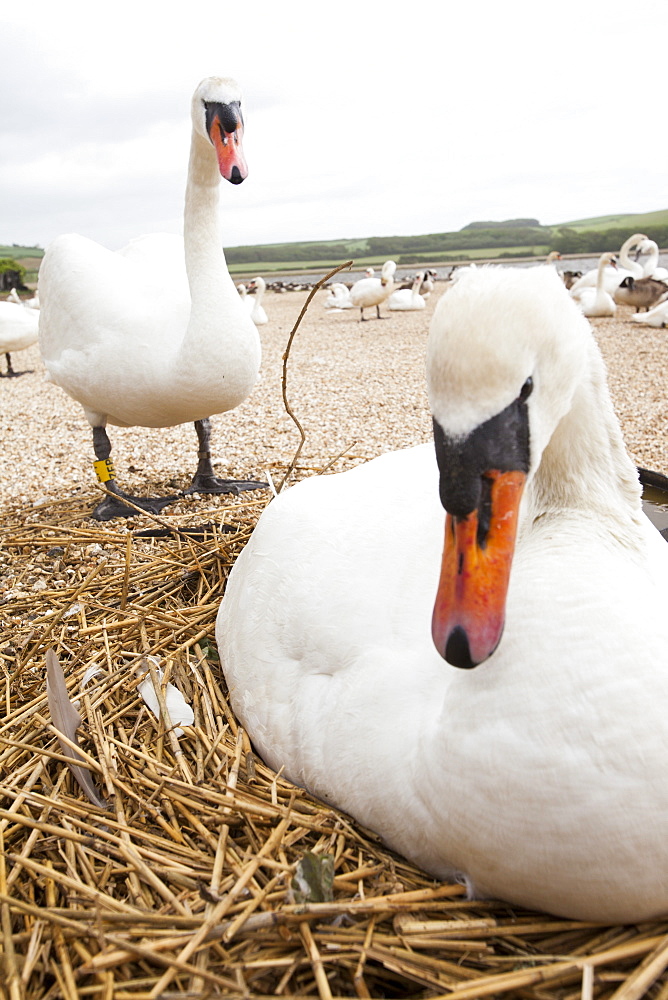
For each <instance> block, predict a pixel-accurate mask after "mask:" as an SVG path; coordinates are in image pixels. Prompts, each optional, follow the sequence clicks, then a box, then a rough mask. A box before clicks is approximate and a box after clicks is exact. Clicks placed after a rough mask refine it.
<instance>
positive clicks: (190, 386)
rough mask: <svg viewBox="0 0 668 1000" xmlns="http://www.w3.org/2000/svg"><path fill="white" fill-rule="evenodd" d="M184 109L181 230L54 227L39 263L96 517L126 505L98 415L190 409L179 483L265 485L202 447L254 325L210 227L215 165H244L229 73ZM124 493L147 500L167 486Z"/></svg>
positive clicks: (219, 170) (49, 328)
mask: <svg viewBox="0 0 668 1000" xmlns="http://www.w3.org/2000/svg"><path fill="white" fill-rule="evenodd" d="M191 113H192V136H191V145H190V163H189V167H188V180H187V185H186V194H185V208H184V218H183V239H181V238H180V237H176V236H168V235H155V236H144V237H141V238H139V239H137V240H133V241H132V242H131V243H130V244H129V245H128V246H127V247H125V248H124V249H123V250H120V251H118V252H117V253H112V252H110V251H109V250H106V249H105V248H104V247H102V246H99V245H98V244H97V243H94V242H92V241H91V240H88V239H85V238H84V237H82V236H77V235H67V236H61V237H59V238H58V239H57V240H55V241H54V243H52V244H51V246H50V247H49V248H48V249H47V252H46V254H45V256H44V260H43V262H42V266H41V269H40V276H39V290H40V296H41V300H42V308H41V313H40V347H41V351H42V356H43V358H44V362H45V365H46V367H47V370H48V377H49V378H50V380H51V381H53V382H55V383H56V385H59V386H61V388H63V389H64V390H65V391H66V392H67V393H68V394H69V395H70V396H72V397H73V398H74V399H76V400H77V401H78V402H79V403H81V405H82V406H83V408H84V412H85V414H86V417H87V418H88V421H89V422H90V425H91V427H92V428H93V446H94V450H95V457H96V459H97V461H96V463H95V469H96V472H97V474H98V478H100V479H101V481H103V482H104V484H105V486H106V488H107V490H109V491H110V492H112V493H114V494H116V495H117V496H118V497H119V498H120V499H119V500H118V501H117V500H115V499H112V498H107V499H106V500H105V501H104V502H103V503H102V504H100V505H99V506H98V507H97V508H96V509H95V511H94V515H93V516H95V517H96V518H98V519H100V520H108V519H109V518H111V517H129V516H133V515H134V514H135V511H134V510H133V509H132V508H131V507H129V506H127V505H125V504H123V502H122V498H123V495H124V494H123V491H122V490H121V489H120V488H119V486H118V484H117V483H116V479H115V477H114V471H113V467H112V466H111V463H110V461H109V453H110V451H111V444H110V442H109V438H108V436H107V432H106V429H105V428H106V425H107V423H110V424H115V425H117V426H120V427H129V426H141V427H171V426H173V425H174V424H180V423H184V422H186V421H191V420H192V421H195V429H196V431H197V437H198V441H199V452H198V454H199V464H198V468H197V472H196V474H195V477H194V478H193V481H192V484H191V486H190V488H189V490H188V492H202V493H219V492H230V491H231V492H237V491H238V490H240V489H256V488H258V487H261V486H263V485H266V484H262V483H255V482H243V483H235V482H232V481H228V480H220V479H217V478H216V477H215V476H214V474H213V467H212V465H211V458H210V452H209V435H210V426H209V420H208V418H209V416H210V415H211V414H212V413H222V412H224V411H226V410H230V409H232V408H233V407H235V406H238V405H239V404H240V403H242V402H243V400H244V399H245V398H246V397H247V396H248V394H249V393H250V391H251V389H252V388H253V385H254V384H255V381H256V379H257V375H258V369H259V365H260V341H259V337H258V334H257V330H256V328H255V325H254V324H253V322H252V320H251V318H250V316H249V315H248V312H247V311H246V309H244V307H243V305H242V303H241V302H240V300H239V296H238V294H237V292H236V289H235V287H234V283H233V282H232V279H231V278H230V275H229V273H228V270H227V265H226V263H225V255H224V253H223V250H222V246H221V240H220V236H219V233H218V220H217V211H218V197H219V186H220V184H219V182H220V177H221V176H222V177H224V178H225V179H226V180H228V181H230V182H231V183H233V184H239V183H241V181H243V179H244V178H245V176H246V174H247V169H246V163H245V160H244V156H243V151H242V145H241V139H242V134H243V117H242V113H241V95H240V92H239V88H238V86H237V84H236V83H235V82H234V81H233V80H229V79H223V78H219V77H209V78H207V79H205V80H203V81H202V82H201V83H200V84H199V86H198V87H197V89H196V91H195V93H194V95H193V98H192V106H191ZM121 288H124V289H126V292H125V294H124V295H123V296H120V295H119V294H118V290H119V289H121ZM129 290H132V293H131V292H130V291H129ZM125 495H126V496H127V494H125ZM131 499H132V501H133V502H134V503H136V504H137V505H138V506H140V507H142V508H144V509H147V510H151V511H157V510H159V509H160V508H161V507H162V506H164V505H165V504H166V503H169V502H170V500H172V499H174V498H173V497H160V498H153V499H147V498H135V497H132V498H131Z"/></svg>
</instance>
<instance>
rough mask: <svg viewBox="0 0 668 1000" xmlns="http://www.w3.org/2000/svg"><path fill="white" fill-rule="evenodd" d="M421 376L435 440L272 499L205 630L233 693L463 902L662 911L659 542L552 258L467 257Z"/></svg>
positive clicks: (305, 777) (330, 787)
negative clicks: (453, 885) (212, 627)
mask: <svg viewBox="0 0 668 1000" xmlns="http://www.w3.org/2000/svg"><path fill="white" fill-rule="evenodd" d="M427 383H428V390H429V401H430V406H431V411H432V414H433V424H434V444H432V445H422V446H419V447H417V448H411V449H407V450H404V451H398V452H393V453H390V454H387V455H383V456H382V457H380V458H378V459H376V460H375V461H372V462H369V463H368V464H366V465H362V466H359V467H357V468H355V469H353V470H352V471H350V472H344V473H342V474H339V475H330V476H327V475H325V476H313V477H312V478H309V479H306V480H304V481H302V482H300V483H299V484H297V485H296V486H294V487H292V488H291V489H289V490H287V491H286V492H285V493H283V494H281V495H280V496H279V497H278V498H277V499H275V500H273V501H272V502H271V503H270V504H269V506H268V507H267V508H266V510H265V511H264V512H263V514H262V516H261V517H260V520H259V523H258V525H257V527H256V528H255V530H254V532H253V535H252V536H251V539H250V541H249V542H248V544H247V546H246V547H245V549H244V550H243V551H242V553H241V555H240V556H239V558H238V559H237V561H236V564H235V565H234V567H233V569H232V572H231V575H230V579H229V582H228V584H227V590H226V593H225V597H224V599H223V602H222V606H221V609H220V612H219V616H218V623H217V628H216V635H217V640H218V649H219V652H220V658H221V664H222V667H223V670H224V672H225V676H226V679H227V683H228V687H229V691H230V697H231V700H232V704H233V707H234V710H235V712H236V714H237V716H238V717H239V719H240V720H241V722H242V724H243V726H244V727H245V728H246V730H247V731H248V733H249V735H250V737H251V739H252V740H253V742H254V744H255V746H256V748H257V750H258V752H259V753H260V754H261V755H262V756H263V757H264V759H265V760H266V761H267V763H268V764H269V765H270V766H271V767H272V768H274V769H276V770H279V769H280V770H281V772H282V773H283V775H284V776H285V777H288V778H290V779H291V780H292V781H294V782H295V783H297V784H299V785H303V786H305V787H306V788H308V789H309V790H310V791H311V792H312V793H313V794H315V795H317V796H318V797H319V798H321V799H323V800H325V801H326V802H329V803H332V804H334V805H336V806H337V807H338V808H340V809H343V810H345V811H346V812H348V813H351V814H352V815H353V816H355V817H356V819H357V820H358V821H359V822H361V823H362V824H363V825H364V826H365V827H368V828H370V829H372V830H374V831H376V833H378V834H379V835H380V836H381V837H382V838H383V840H384V841H385V842H386V843H387V844H389V846H390V847H392V848H393V849H394V850H396V851H398V852H400V853H401V854H403V855H404V856H406V857H408V858H410V859H411V860H412V861H413V862H414V863H416V864H418V865H420V866H421V867H422V868H423V869H424V870H425V871H427V872H429V873H431V874H432V875H433V876H435V877H437V878H442V879H450V878H453V877H458V878H459V879H460V880H461V881H462V882H463V883H465V884H466V886H467V887H468V890H469V894H470V895H471V896H472V897H488V896H493V897H497V898H499V897H500V898H501V899H505V900H509V901H510V902H511V903H515V904H518V905H522V906H528V907H531V908H534V909H541V910H547V911H549V912H552V913H557V914H561V915H562V916H566V917H570V918H572V919H577V920H593V921H602V922H604V923H606V924H607V923H635V922H637V921H645V920H653V919H655V918H660V917H663V916H665V915H666V914H667V913H668V875H667V873H668V781H666V745H667V742H668V616H667V615H666V606H667V605H668V547H667V546H666V543H665V542H664V541H663V539H662V538H661V535H660V534H659V532H658V531H657V530H656V528H654V527H653V526H652V525H651V524H650V522H649V520H648V519H647V518H646V517H645V516H644V514H643V513H642V507H641V498H640V486H639V483H638V476H637V472H636V469H635V468H634V465H633V462H632V461H631V459H630V458H629V456H628V454H627V452H626V450H625V448H624V443H623V440H622V435H621V431H620V427H619V423H618V420H617V418H616V416H615V414H614V411H613V407H612V403H611V401H610V395H609V392H608V388H607V384H606V377H605V369H604V365H603V361H602V358H601V354H600V351H599V349H598V347H597V345H596V343H595V341H594V338H593V336H592V332H591V328H590V326H589V324H588V323H587V322H586V320H585V319H584V318H583V316H582V314H581V313H580V312H579V311H578V309H577V307H576V305H575V303H574V302H573V301H572V300H571V299H570V297H569V296H568V293H567V291H566V290H565V289H564V287H563V283H562V282H561V280H560V278H559V277H558V275H557V274H556V273H555V270H554V268H552V267H537V268H507V269H506V268H480V269H478V270H476V271H468V272H467V273H463V274H462V275H461V276H460V278H459V279H458V281H457V282H456V283H455V284H453V286H452V287H451V288H450V290H449V291H448V292H447V294H444V295H442V296H441V298H440V300H439V303H438V305H437V307H436V310H435V313H434V317H433V320H432V324H431V330H430V334H429V342H428V348H427ZM434 445H435V448H434ZM444 508H445V509H444ZM441 553H443V555H442V557H441ZM439 575H440V579H439ZM451 664H455V665H454V666H453V665H451ZM458 668H468V669H458Z"/></svg>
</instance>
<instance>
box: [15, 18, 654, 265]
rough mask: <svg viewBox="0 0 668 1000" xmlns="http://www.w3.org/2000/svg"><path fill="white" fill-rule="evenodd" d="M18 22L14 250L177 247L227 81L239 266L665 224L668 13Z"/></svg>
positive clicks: (233, 238)
mask: <svg viewBox="0 0 668 1000" xmlns="http://www.w3.org/2000/svg"><path fill="white" fill-rule="evenodd" d="M3 6H4V11H5V12H4V13H3V14H0V88H1V89H0V93H2V98H3V100H2V113H1V115H0V243H5V242H6V243H25V244H29V245H32V244H38V245H40V246H46V245H47V244H48V243H49V241H50V240H51V239H53V238H54V237H55V236H57V235H58V234H59V233H63V232H79V233H83V234H84V235H86V236H89V237H91V238H93V239H95V240H98V241H99V242H100V243H102V244H104V245H105V246H107V247H109V248H111V249H116V248H118V247H120V246H122V245H124V244H125V243H126V242H127V241H128V240H129V239H131V238H132V237H134V236H138V235H141V234H142V233H149V232H162V231H167V232H180V231H181V212H182V206H183V189H184V184H185V172H186V166H187V160H188V145H189V136H190V120H189V108H190V97H191V95H192V92H193V90H194V89H195V86H196V85H197V83H198V82H199V80H200V79H202V78H203V77H205V76H208V75H212V74H216V75H226V76H234V77H236V79H237V80H238V81H239V82H240V84H241V86H242V89H243V91H244V113H245V118H246V134H245V141H244V146H245V151H246V157H247V161H248V167H249V176H248V179H247V180H246V181H245V182H244V184H242V185H240V186H238V187H233V186H232V185H225V186H224V190H223V192H222V194H223V199H222V208H223V236H224V243H225V245H227V246H236V245H239V244H245V243H250V244H252V243H269V242H282V241H293V240H318V239H335V238H338V237H356V236H371V235H378V236H381V235H391V234H414V233H426V232H442V231H446V230H453V229H459V228H461V227H462V226H463V225H466V223H468V222H471V221H473V220H476V219H478V220H479V219H497V220H501V219H508V218H517V217H528V216H530V217H536V218H538V219H539V220H540V221H541V222H542V223H545V224H550V223H555V222H563V221H567V220H569V219H576V218H582V217H587V216H596V215H607V214H610V213H616V212H647V211H652V210H655V209H660V208H665V207H668V191H667V189H666V162H665V159H666V158H665V148H666V146H665V142H666V140H665V125H664V97H665V95H664V92H663V88H662V86H661V85H660V81H661V80H662V79H663V69H664V68H665V65H666V63H665V60H666V37H667V32H666V29H667V27H668V5H666V3H665V0H656V2H654V0H645V2H644V4H643V5H642V7H641V8H638V7H636V8H632V7H630V6H629V4H628V2H619V0H608V2H607V3H601V2H600V0H598V2H595V3H594V2H590V0H577V2H572V0H558V2H557V3H553V4H547V3H540V2H538V0H531V2H525V0H505V2H499V0H495V2H493V3H490V2H487V0H478V2H475V3H469V2H467V0H461V2H459V3H454V2H452V0H439V2H418V3H410V2H407V0H404V2H403V3H400V4H397V5H395V4H389V3H385V4H380V3H374V2H370V3H366V4H364V5H361V4H355V5H353V4H341V5H334V4H328V3H318V2H317V0H310V2H305V3H302V2H294V3H291V2H284V3H281V2H280V0H273V2H272V3H253V2H252V0H246V2H245V3H238V2H235V3H232V2H231V0H187V2H183V3H178V4H177V3H174V4H170V3H167V2H166V0H160V2H153V0H133V2H132V3H128V2H126V0H114V2H113V3H108V4H99V3H91V2H90V0H86V2H82V3H80V2H74V0H69V2H68V0H60V2H55V0H49V2H48V3H45V2H43V0H33V2H32V3H31V4H29V5H21V4H14V5H12V10H11V12H10V11H8V10H7V8H8V6H9V5H8V4H4V5H3ZM347 11H349V13H347ZM662 149H663V150H664V152H663V153H662V152H661V150H662Z"/></svg>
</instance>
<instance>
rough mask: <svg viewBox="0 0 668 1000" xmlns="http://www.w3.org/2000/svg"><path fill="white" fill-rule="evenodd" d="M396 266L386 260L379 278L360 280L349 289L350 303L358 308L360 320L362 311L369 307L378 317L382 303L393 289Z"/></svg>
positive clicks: (380, 317) (362, 316) (364, 317)
mask: <svg viewBox="0 0 668 1000" xmlns="http://www.w3.org/2000/svg"><path fill="white" fill-rule="evenodd" d="M396 269H397V265H396V264H395V263H394V261H393V260H386V261H385V263H384V264H383V267H382V269H381V272H380V278H360V280H359V281H356V282H355V284H354V285H353V287H352V288H351V289H350V301H351V302H352V304H353V305H354V306H359V309H360V320H365V319H366V316H365V315H364V310H365V309H367V308H370V307H371V306H375V307H376V316H377V317H378V319H382V318H383V317H382V316H381V315H380V306H381V303H382V302H385V300H386V299H389V297H390V295H391V294H392V290H393V288H394V272H395V271H396Z"/></svg>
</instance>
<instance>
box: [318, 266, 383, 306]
mask: <svg viewBox="0 0 668 1000" xmlns="http://www.w3.org/2000/svg"><path fill="white" fill-rule="evenodd" d="M372 270H373V269H372ZM327 292H328V295H327V298H326V299H325V302H324V306H325V309H334V310H340V309H354V308H355V307H354V305H353V303H352V302H351V301H350V289H349V288H348V286H347V285H344V283H343V282H342V281H334V282H332V284H331V285H329V286H328V288H327Z"/></svg>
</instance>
